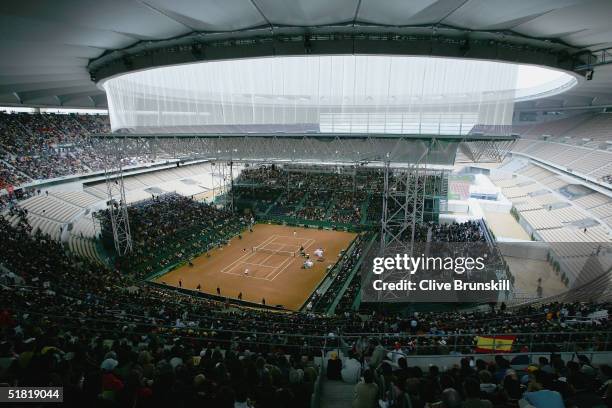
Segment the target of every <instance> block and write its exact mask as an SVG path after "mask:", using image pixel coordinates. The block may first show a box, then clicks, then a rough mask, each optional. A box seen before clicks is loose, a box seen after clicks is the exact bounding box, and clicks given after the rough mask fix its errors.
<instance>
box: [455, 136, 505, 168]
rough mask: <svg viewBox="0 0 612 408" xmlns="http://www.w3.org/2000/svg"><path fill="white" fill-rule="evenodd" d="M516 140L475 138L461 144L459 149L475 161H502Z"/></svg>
mask: <svg viewBox="0 0 612 408" xmlns="http://www.w3.org/2000/svg"><path fill="white" fill-rule="evenodd" d="M514 143H515V140H502V141H491V140H475V141H470V142H465V143H460V144H459V149H460V150H461V152H463V154H465V155H466V156H467V158H468V159H469V160H470V161H471V162H474V163H490V162H493V163H501V162H502V161H504V159H505V158H506V155H507V154H508V152H509V151H510V150H511V149H512V147H513V146H514Z"/></svg>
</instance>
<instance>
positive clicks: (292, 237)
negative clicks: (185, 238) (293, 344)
mask: <svg viewBox="0 0 612 408" xmlns="http://www.w3.org/2000/svg"><path fill="white" fill-rule="evenodd" d="M356 235H357V234H354V233H350V232H341V231H328V230H317V229H309V228H295V227H287V226H282V225H268V224H256V225H255V226H254V228H253V232H249V231H245V232H243V233H242V239H240V238H238V237H234V238H232V240H231V241H230V242H229V245H227V246H224V247H223V248H217V249H213V250H211V251H209V252H207V253H204V254H202V255H200V256H199V257H197V258H195V259H194V260H193V266H188V265H185V266H181V267H179V268H177V269H175V270H173V271H170V272H168V273H167V274H165V275H163V276H161V277H158V278H157V279H155V281H156V282H160V283H166V284H169V285H173V286H178V281H179V280H181V281H182V284H183V288H184V289H193V290H196V287H197V286H198V285H200V286H201V291H202V292H205V293H211V294H216V293H217V287H219V288H220V289H221V295H222V296H227V297H230V298H237V297H238V294H239V293H240V292H242V300H246V301H250V302H256V303H261V301H262V298H265V299H266V304H267V305H271V306H276V305H282V306H283V307H285V308H286V309H290V310H299V309H300V308H301V307H302V305H303V304H304V302H305V301H306V299H307V298H308V297H309V296H310V294H311V293H312V291H313V290H314V289H315V288H316V286H317V285H318V283H319V282H320V281H321V280H322V279H323V277H324V276H325V273H326V270H327V267H328V266H329V265H333V264H335V263H336V261H337V260H338V256H339V254H340V251H342V250H346V249H347V248H348V247H349V245H350V243H351V242H352V241H353V239H354V238H355V237H356ZM300 248H304V252H306V253H307V254H310V258H311V259H312V260H313V261H314V266H313V267H312V268H311V269H303V268H302V266H303V264H304V261H305V259H304V258H303V257H302V256H300V253H299V252H300ZM317 248H322V249H323V250H324V257H323V261H317V260H316V257H315V256H314V254H313V252H314V251H315V249H317ZM247 270H248V272H246V273H245V271H247Z"/></svg>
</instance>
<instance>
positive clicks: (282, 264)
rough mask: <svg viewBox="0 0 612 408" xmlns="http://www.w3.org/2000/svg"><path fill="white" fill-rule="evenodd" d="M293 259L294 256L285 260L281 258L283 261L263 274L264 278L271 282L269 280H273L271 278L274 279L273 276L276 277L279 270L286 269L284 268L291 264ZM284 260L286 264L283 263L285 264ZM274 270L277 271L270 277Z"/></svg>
mask: <svg viewBox="0 0 612 408" xmlns="http://www.w3.org/2000/svg"><path fill="white" fill-rule="evenodd" d="M294 259H295V258H287V259H286V260H283V262H281V264H280V265H278V266H277V267H276V268H274V270H272V272H269V273H268V274H267V275H266V276H265V278H266V279H267V280H269V281H270V282H271V281H273V280H274V278H276V277H277V276H278V274H279V273H280V272H282V271H284V270H285V269H286V268H287V267H288V266H289V265H291V263H292V262H293V260H294ZM285 262H287V264H286V265H284V264H285ZM281 267H282V269H281ZM277 270H278V272H277ZM275 272H277V273H276V275H274V277H273V278H270V276H271V275H273V274H274V273H275Z"/></svg>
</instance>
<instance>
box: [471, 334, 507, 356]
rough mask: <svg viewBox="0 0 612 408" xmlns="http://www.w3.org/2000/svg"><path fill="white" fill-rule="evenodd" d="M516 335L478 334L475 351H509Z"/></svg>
mask: <svg viewBox="0 0 612 408" xmlns="http://www.w3.org/2000/svg"><path fill="white" fill-rule="evenodd" d="M514 340H516V336H478V337H477V341H476V353H510V352H511V351H512V344H513V343H514Z"/></svg>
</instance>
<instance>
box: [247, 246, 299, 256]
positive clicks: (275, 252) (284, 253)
mask: <svg viewBox="0 0 612 408" xmlns="http://www.w3.org/2000/svg"><path fill="white" fill-rule="evenodd" d="M253 252H261V253H264V254H272V255H282V256H292V257H295V252H294V251H280V250H276V249H268V248H262V247H258V246H254V247H253Z"/></svg>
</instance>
